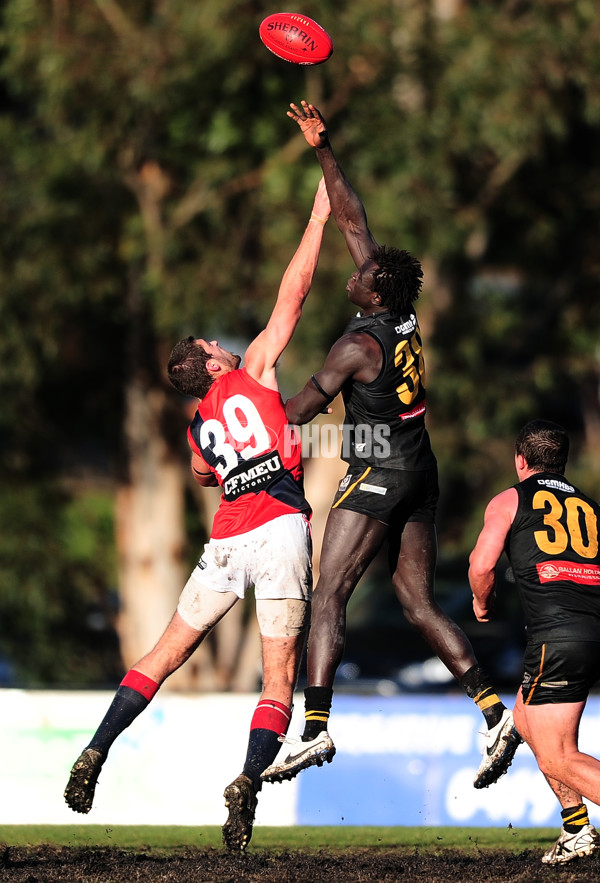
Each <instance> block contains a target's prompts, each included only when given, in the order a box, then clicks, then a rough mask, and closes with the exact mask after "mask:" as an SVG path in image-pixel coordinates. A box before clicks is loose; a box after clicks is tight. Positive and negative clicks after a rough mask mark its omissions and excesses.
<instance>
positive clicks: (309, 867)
mask: <svg viewBox="0 0 600 883" xmlns="http://www.w3.org/2000/svg"><path fill="white" fill-rule="evenodd" d="M557 834H558V829H555V828H521V829H519V828H512V827H507V828H487V827H486V828H460V827H444V828H425V827H418V828H402V827H393V828H392V827H389V828H379V827H377V828H376V827H326V828H318V827H289V828H287V827H266V826H265V827H262V826H259V827H257V828H256V829H255V831H254V836H253V838H252V842H251V844H250V847H249V849H248V851H247V853H245V854H239V853H238V854H232V853H229V852H227V851H226V850H225V849H224V848H223V846H222V842H221V829H220V828H218V827H212V826H211V827H198V828H193V827H159V826H140V827H138V826H118V827H114V828H110V827H105V826H101V825H40V826H32V825H12V826H11V825H3V826H0V879H1V880H2V881H3V883H4V881H6V883H167V881H172V883H239V881H244V883H321V881H323V883H413V881H414V883H505V881H506V883H509V881H510V883H557V881H560V883H592V881H594V883H598V880H600V853H594V854H593V855H591V856H588V857H584V858H578V859H575V860H574V861H570V862H568V863H567V864H565V865H561V866H557V867H552V866H548V865H543V864H542V863H541V861H540V859H541V857H542V855H543V853H544V851H545V850H546V849H548V847H549V846H550V845H551V844H552V843H553V842H554V840H555V839H556V837H557Z"/></svg>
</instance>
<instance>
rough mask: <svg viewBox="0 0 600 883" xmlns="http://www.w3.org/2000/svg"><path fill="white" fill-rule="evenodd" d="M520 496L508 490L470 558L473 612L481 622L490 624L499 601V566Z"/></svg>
mask: <svg viewBox="0 0 600 883" xmlns="http://www.w3.org/2000/svg"><path fill="white" fill-rule="evenodd" d="M517 504H518V495H517V492H516V490H515V488H508V490H506V491H503V492H502V493H501V494H498V496H496V497H494V499H493V500H491V501H490V503H489V504H488V506H487V509H486V510H485V516H484V522H483V528H482V530H481V533H480V534H479V537H478V538H477V542H476V543H475V548H474V549H473V551H472V552H471V556H470V558H469V583H470V585H471V591H472V592H473V611H474V613H475V616H476V618H477V619H478V621H479V622H489V620H490V619H491V618H492V614H493V611H494V602H495V600H496V564H497V563H498V561H499V560H500V556H501V555H502V552H503V551H504V544H505V542H506V538H507V536H508V532H509V530H510V527H511V525H512V523H513V519H514V517H515V513H516V511H517Z"/></svg>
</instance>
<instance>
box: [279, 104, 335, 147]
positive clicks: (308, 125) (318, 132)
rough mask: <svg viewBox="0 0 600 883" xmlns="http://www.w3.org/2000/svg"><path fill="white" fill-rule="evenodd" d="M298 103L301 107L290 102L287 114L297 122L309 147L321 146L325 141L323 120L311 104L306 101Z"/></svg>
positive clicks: (325, 130)
mask: <svg viewBox="0 0 600 883" xmlns="http://www.w3.org/2000/svg"><path fill="white" fill-rule="evenodd" d="M300 103H301V105H302V107H301V108H300V107H298V105H296V104H290V107H291V108H292V109H291V110H288V112H287V115H288V116H289V117H290V119H292V120H295V121H296V122H297V123H298V125H299V126H300V128H301V129H302V134H303V135H304V137H305V138H306V141H307V143H308V144H309V145H310V146H311V147H323V145H324V144H326V143H327V126H326V125H325V120H324V119H323V117H322V116H321V113H320V111H318V110H317V108H316V107H315V106H314V105H313V104H308V103H307V102H306V101H301V102H300Z"/></svg>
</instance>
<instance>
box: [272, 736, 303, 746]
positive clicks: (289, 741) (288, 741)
mask: <svg viewBox="0 0 600 883" xmlns="http://www.w3.org/2000/svg"><path fill="white" fill-rule="evenodd" d="M277 741H278V742H281V744H282V745H297V744H298V743H299V742H301V741H302V739H301V738H300V737H299V736H277Z"/></svg>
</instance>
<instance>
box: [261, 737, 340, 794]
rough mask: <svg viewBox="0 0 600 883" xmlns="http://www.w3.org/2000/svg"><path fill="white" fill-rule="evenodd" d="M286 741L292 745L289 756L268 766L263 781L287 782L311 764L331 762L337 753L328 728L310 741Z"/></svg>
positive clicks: (263, 774) (317, 764)
mask: <svg viewBox="0 0 600 883" xmlns="http://www.w3.org/2000/svg"><path fill="white" fill-rule="evenodd" d="M286 742H289V743H291V745H292V747H291V748H290V751H289V754H288V756H287V757H286V759H285V760H282V761H280V762H279V763H274V764H271V766H270V767H267V769H266V770H265V771H264V772H263V773H262V775H261V777H260V778H261V779H262V781H263V782H285V781H286V780H288V779H293V778H294V776H297V775H298V773H299V772H300V771H301V770H305V769H306V768H307V767H309V766H323V764H324V763H331V761H332V760H333V757H334V754H335V745H334V744H333V741H332V739H331V736H330V735H329V733H328V732H327V730H323V731H322V732H321V733H319V735H318V736H317V737H316V739H311V741H310V742H302V741H301V740H300V739H286Z"/></svg>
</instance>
